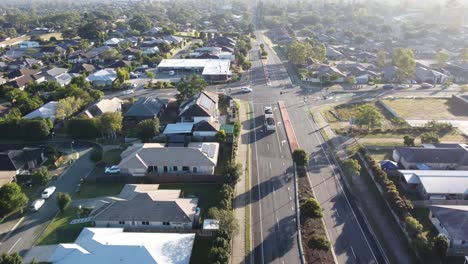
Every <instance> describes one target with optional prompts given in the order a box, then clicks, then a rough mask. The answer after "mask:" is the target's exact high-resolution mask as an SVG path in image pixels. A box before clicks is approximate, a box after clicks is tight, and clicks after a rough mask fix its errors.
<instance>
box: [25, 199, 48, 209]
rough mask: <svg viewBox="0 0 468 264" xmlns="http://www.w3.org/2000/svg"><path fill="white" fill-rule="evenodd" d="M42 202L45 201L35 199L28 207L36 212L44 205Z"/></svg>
mask: <svg viewBox="0 0 468 264" xmlns="http://www.w3.org/2000/svg"><path fill="white" fill-rule="evenodd" d="M44 203H45V200H44V199H37V200H35V201H34V202H32V203H31V205H30V206H29V209H30V210H31V211H33V212H37V211H39V209H40V208H41V207H42V206H43V205H44Z"/></svg>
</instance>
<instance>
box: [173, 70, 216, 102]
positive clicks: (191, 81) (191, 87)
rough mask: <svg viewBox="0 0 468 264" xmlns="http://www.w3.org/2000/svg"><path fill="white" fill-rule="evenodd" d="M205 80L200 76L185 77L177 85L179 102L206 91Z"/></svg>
mask: <svg viewBox="0 0 468 264" xmlns="http://www.w3.org/2000/svg"><path fill="white" fill-rule="evenodd" d="M207 85H208V84H207V83H206V81H205V79H203V77H201V76H200V75H195V74H194V75H188V76H185V77H184V78H183V79H182V80H181V81H180V82H178V83H177V91H178V92H179V94H177V95H176V98H177V100H178V101H180V102H183V101H185V100H187V99H189V98H191V97H192V96H194V95H196V94H197V93H199V92H201V91H203V90H205V88H206V86H207Z"/></svg>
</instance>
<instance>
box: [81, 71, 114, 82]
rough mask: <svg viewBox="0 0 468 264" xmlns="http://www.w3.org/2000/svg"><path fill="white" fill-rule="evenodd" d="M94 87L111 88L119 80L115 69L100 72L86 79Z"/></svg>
mask: <svg viewBox="0 0 468 264" xmlns="http://www.w3.org/2000/svg"><path fill="white" fill-rule="evenodd" d="M86 79H87V80H88V81H89V82H91V83H92V84H93V85H94V86H111V85H112V84H113V83H114V81H115V80H116V79H117V72H116V71H115V70H113V69H103V70H99V71H97V72H95V73H93V74H91V75H89V76H88V77H87V78H86Z"/></svg>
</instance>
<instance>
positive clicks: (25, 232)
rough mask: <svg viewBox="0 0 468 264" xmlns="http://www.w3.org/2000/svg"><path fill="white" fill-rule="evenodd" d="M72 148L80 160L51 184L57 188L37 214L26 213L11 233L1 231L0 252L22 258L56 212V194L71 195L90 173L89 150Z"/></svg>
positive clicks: (87, 148)
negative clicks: (77, 153) (13, 253)
mask: <svg viewBox="0 0 468 264" xmlns="http://www.w3.org/2000/svg"><path fill="white" fill-rule="evenodd" d="M74 148H75V150H76V151H78V152H79V153H80V157H81V158H79V159H78V160H77V161H76V162H75V163H74V164H73V165H71V166H70V167H69V169H68V170H67V171H66V172H64V173H63V174H62V175H61V176H60V178H59V179H58V180H57V181H56V182H53V183H51V185H55V186H56V187H57V190H56V192H55V193H54V195H52V197H51V198H49V199H47V200H46V202H45V204H44V205H43V206H42V207H41V209H40V210H39V211H38V212H34V213H32V212H27V213H26V215H25V216H24V218H22V219H21V220H20V222H19V224H18V225H15V226H14V227H13V228H12V231H11V230H2V231H3V232H6V236H3V239H2V241H1V244H0V252H7V253H11V252H18V253H20V254H21V255H23V256H24V254H25V253H26V251H27V250H28V249H30V248H31V247H32V246H33V245H34V243H35V241H36V240H37V238H38V237H39V236H40V235H41V234H42V232H43V231H44V230H45V229H46V227H47V226H48V224H49V223H50V221H51V220H52V219H53V217H54V216H55V214H56V213H57V212H58V210H59V209H58V206H57V203H56V200H55V195H56V193H57V192H68V193H70V194H73V192H74V191H75V188H76V186H77V184H78V183H79V182H80V179H81V178H83V177H86V176H87V175H88V174H89V173H90V172H91V171H92V169H93V168H94V164H93V163H92V162H91V160H90V159H89V155H90V150H91V149H90V148H89V147H84V146H77V145H75V146H74Z"/></svg>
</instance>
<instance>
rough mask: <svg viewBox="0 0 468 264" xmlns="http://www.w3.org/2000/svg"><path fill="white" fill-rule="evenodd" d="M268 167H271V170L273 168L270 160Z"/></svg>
mask: <svg viewBox="0 0 468 264" xmlns="http://www.w3.org/2000/svg"><path fill="white" fill-rule="evenodd" d="M268 167H270V170H272V168H271V162H268Z"/></svg>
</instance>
